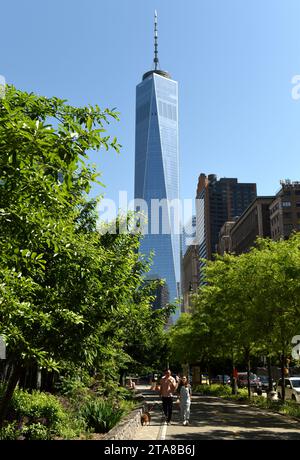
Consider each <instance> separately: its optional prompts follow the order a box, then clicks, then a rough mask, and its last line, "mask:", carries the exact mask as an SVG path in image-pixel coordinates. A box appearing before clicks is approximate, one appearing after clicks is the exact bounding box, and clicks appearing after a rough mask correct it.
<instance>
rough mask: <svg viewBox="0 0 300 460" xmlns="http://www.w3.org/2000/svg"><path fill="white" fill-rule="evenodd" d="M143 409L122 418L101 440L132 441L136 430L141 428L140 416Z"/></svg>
mask: <svg viewBox="0 0 300 460" xmlns="http://www.w3.org/2000/svg"><path fill="white" fill-rule="evenodd" d="M142 413H143V407H140V408H139V409H135V410H134V411H132V412H130V414H128V415H127V416H126V417H125V418H123V419H122V420H121V421H120V422H119V423H118V424H117V425H116V426H115V427H114V428H112V429H111V430H110V431H109V432H108V433H107V434H106V435H105V436H104V437H103V438H102V439H103V440H107V441H109V440H112V439H125V440H127V439H133V438H134V437H135V434H136V432H137V430H138V429H139V428H140V427H141V415H142Z"/></svg>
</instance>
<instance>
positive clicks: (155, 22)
mask: <svg viewBox="0 0 300 460" xmlns="http://www.w3.org/2000/svg"><path fill="white" fill-rule="evenodd" d="M153 62H154V69H155V70H157V68H158V51H157V11H156V10H155V11H154V59H153Z"/></svg>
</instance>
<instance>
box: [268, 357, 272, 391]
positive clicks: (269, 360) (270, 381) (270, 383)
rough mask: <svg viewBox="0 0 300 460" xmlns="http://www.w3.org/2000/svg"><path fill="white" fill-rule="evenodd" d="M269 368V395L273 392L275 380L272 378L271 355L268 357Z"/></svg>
mask: <svg viewBox="0 0 300 460" xmlns="http://www.w3.org/2000/svg"><path fill="white" fill-rule="evenodd" d="M267 368H268V380H269V393H270V392H271V391H273V378H272V370H271V357H270V355H268V356H267Z"/></svg>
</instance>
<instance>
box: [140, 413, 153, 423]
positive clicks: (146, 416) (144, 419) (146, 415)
mask: <svg viewBox="0 0 300 460" xmlns="http://www.w3.org/2000/svg"><path fill="white" fill-rule="evenodd" d="M150 422H151V415H150V412H144V413H143V414H142V415H141V424H142V426H144V425H150Z"/></svg>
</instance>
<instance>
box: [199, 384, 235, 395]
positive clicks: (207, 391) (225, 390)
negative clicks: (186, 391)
mask: <svg viewBox="0 0 300 460" xmlns="http://www.w3.org/2000/svg"><path fill="white" fill-rule="evenodd" d="M193 391H194V392H196V393H201V394H202V395H210V396H229V395H231V387H230V386H229V385H219V384H212V385H197V386H196V387H195V388H194V390H193Z"/></svg>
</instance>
